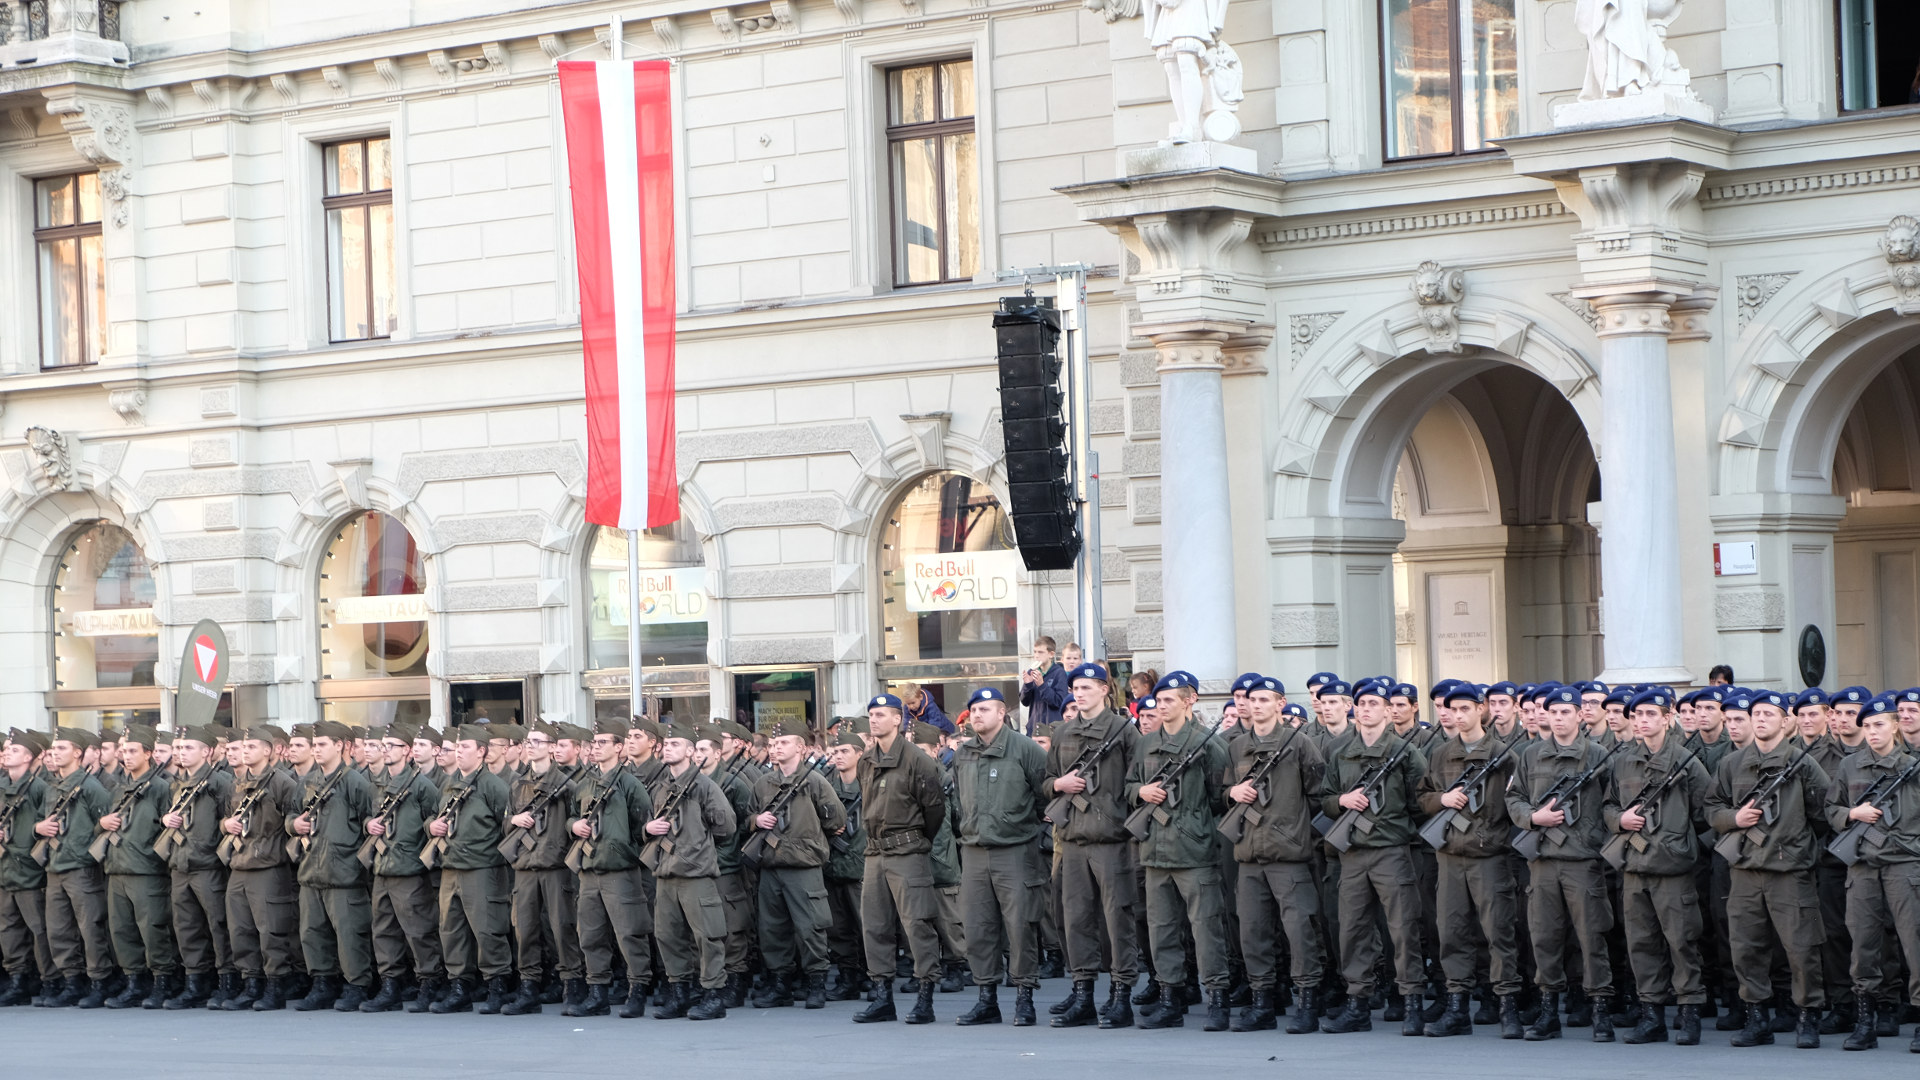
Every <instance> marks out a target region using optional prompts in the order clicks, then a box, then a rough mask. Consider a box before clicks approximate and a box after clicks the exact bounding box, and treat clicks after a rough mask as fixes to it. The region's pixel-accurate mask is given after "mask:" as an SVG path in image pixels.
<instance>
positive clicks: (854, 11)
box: [833, 0, 860, 26]
mask: <svg viewBox="0 0 1920 1080" xmlns="http://www.w3.org/2000/svg"><path fill="white" fill-rule="evenodd" d="M833 9H834V10H835V11H838V12H839V13H840V18H841V19H842V20H843V21H845V22H846V24H847V25H848V26H859V25H860V0H833Z"/></svg>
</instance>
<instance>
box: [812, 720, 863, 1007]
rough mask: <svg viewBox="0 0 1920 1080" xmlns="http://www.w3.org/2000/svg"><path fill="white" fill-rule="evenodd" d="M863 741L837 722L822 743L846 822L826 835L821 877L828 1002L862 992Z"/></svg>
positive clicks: (831, 781) (830, 775)
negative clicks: (834, 975)
mask: <svg viewBox="0 0 1920 1080" xmlns="http://www.w3.org/2000/svg"><path fill="white" fill-rule="evenodd" d="M866 748H867V744H866V740H864V739H862V738H861V737H860V736H859V735H857V734H855V733H854V732H853V731H852V730H850V729H848V728H845V727H843V728H842V729H841V731H840V732H839V734H837V735H835V736H834V737H833V741H832V743H831V744H830V745H829V746H828V747H827V755H828V761H829V768H828V771H827V774H826V777H827V785H828V786H829V787H831V788H833V793H834V795H835V796H837V797H838V798H839V800H840V807H841V810H842V812H843V814H844V816H845V818H846V827H845V829H844V831H842V832H841V833H840V834H839V835H838V837H837V838H830V839H829V840H828V842H827V843H828V846H829V847H830V848H831V849H832V854H831V855H830V856H829V857H828V859H827V863H826V866H825V867H823V868H822V872H821V876H822V877H823V878H825V880H826V885H827V911H828V913H829V915H830V916H831V918H832V922H831V924H830V925H829V927H828V929H827V951H828V953H830V954H831V955H832V958H833V964H834V967H836V968H837V969H839V982H838V984H837V985H836V986H835V988H834V989H833V991H832V992H831V993H829V994H828V995H827V999H828V1000H829V1001H852V1000H854V999H855V998H857V997H859V996H860V995H861V994H863V993H865V992H866V988H867V977H866V974H865V973H866V969H867V963H866V948H865V943H864V941H863V940H862V937H861V933H860V910H861V898H860V887H861V883H862V881H863V880H864V879H865V877H866V874H867V830H866V825H865V824H864V822H863V820H862V819H863V818H864V817H865V814H864V813H863V810H864V802H863V796H862V794H861V791H860V754H861V752H862V751H864V750H865V749H866Z"/></svg>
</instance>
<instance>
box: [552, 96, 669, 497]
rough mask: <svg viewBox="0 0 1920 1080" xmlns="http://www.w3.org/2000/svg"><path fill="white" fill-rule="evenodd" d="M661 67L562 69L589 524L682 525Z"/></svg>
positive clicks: (665, 108)
mask: <svg viewBox="0 0 1920 1080" xmlns="http://www.w3.org/2000/svg"><path fill="white" fill-rule="evenodd" d="M670 70H671V69H670V68H669V66H668V63H667V61H665V60H635V61H620V60H615V61H608V62H600V63H595V62H582V61H571V60H569V61H565V62H563V63H561V64H560V107H561V112H562V113H563V114H564V116H565V118H566V125H567V170H568V174H569V175H570V176H571V178H572V183H573V236H574V248H575V251H576V257H577V259H578V261H579V265H580V338H581V345H582V352H583V353H584V354H585V358H586V369H587V372H586V373H587V520H588V521H589V522H591V523H593V524H595V525H611V526H614V527H616V528H620V529H645V528H649V527H652V526H655V525H665V524H667V523H669V522H672V521H677V520H679V518H680V481H679V477H678V475H677V474H676V473H675V470H674V437H675V431H674V428H675V423H674V408H673V387H674V382H673V327H674V322H673V320H674V283H673V274H674V260H673V97H672V90H671V80H672V77H671V74H670Z"/></svg>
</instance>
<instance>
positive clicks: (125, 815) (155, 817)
mask: <svg viewBox="0 0 1920 1080" xmlns="http://www.w3.org/2000/svg"><path fill="white" fill-rule="evenodd" d="M159 738H160V736H159V733H158V732H156V731H154V730H153V729H152V728H150V727H144V726H129V727H128V728H127V730H126V735H125V738H123V739H121V740H120V765H121V768H122V769H124V770H125V772H126V776H125V779H124V780H123V781H122V782H121V786H120V790H118V791H116V792H115V793H114V796H113V802H112V804H111V806H110V807H109V808H108V810H107V812H106V813H105V814H102V815H101V816H100V831H101V833H102V834H104V835H102V836H101V837H99V838H97V839H96V840H95V841H94V844H95V850H96V851H98V850H100V847H101V845H102V843H103V842H104V846H105V857H104V858H103V859H102V860H101V864H102V867H101V868H102V869H103V870H105V871H106V875H107V930H108V933H110V934H111V935H112V937H113V954H114V958H115V960H117V961H118V962H119V965H120V970H121V971H122V972H123V973H125V975H126V977H127V985H126V988H125V989H123V990H121V991H120V993H118V994H116V995H114V996H113V997H111V998H108V999H107V1008H109V1009H130V1008H132V1007H134V1006H135V1005H139V1006H141V1007H143V1008H148V1009H158V1008H162V1007H163V1006H165V1004H166V1001H167V998H169V997H171V996H173V991H174V990H175V989H176V987H175V981H174V980H175V977H176V969H177V968H178V967H179V966H180V954H179V951H178V950H177V949H176V948H175V947H174V941H173V913H172V911H171V910H170V909H169V905H168V902H167V886H168V884H169V882H168V876H167V863H166V860H164V859H162V858H161V857H160V856H159V855H157V854H155V853H154V850H153V842H154V841H155V840H158V839H159V838H160V830H161V829H162V828H164V827H165V826H163V825H162V824H161V822H160V819H161V817H162V816H164V815H165V814H166V812H167V807H168V805H169V803H170V802H171V794H172V792H171V789H170V788H169V787H168V784H167V777H166V775H165V773H164V772H163V771H162V770H161V768H160V766H159V764H158V763H157V762H155V761H154V758H153V748H154V746H155V745H157V744H158V742H159Z"/></svg>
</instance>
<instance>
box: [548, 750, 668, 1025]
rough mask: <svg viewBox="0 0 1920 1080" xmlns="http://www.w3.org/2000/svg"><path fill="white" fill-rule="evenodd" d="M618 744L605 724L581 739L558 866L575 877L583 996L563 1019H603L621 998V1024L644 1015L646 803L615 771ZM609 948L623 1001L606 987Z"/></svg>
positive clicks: (648, 923) (648, 917)
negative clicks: (581, 766)
mask: <svg viewBox="0 0 1920 1080" xmlns="http://www.w3.org/2000/svg"><path fill="white" fill-rule="evenodd" d="M573 734H574V735H575V736H576V737H578V736H580V735H585V734H587V733H586V732H584V731H576V732H574V733H573ZM626 739H627V725H626V724H624V723H622V722H620V721H619V720H617V719H614V718H612V717H606V718H603V719H598V720H595V721H594V730H593V733H592V734H591V735H589V736H588V738H587V740H586V742H587V748H588V753H589V754H590V755H591V756H592V759H593V761H592V764H591V765H590V766H589V767H588V769H587V771H586V772H585V773H584V774H583V775H582V776H581V778H580V780H579V782H577V783H576V784H574V787H573V805H572V808H571V814H570V816H569V818H568V822H567V831H568V833H570V834H571V839H572V847H571V848H570V849H569V850H568V852H567V860H566V864H567V866H568V867H569V868H571V869H575V870H577V871H578V872H579V874H580V885H579V898H578V901H577V907H578V912H579V914H578V917H577V927H578V933H579V939H580V953H581V958H582V961H583V963H584V964H585V966H586V971H587V989H586V996H585V997H583V998H582V999H581V1000H580V1001H579V1002H577V1003H573V1004H569V1005H568V1006H567V1007H566V1008H565V1009H564V1010H563V1011H562V1015H565V1016H605V1015H607V1013H608V1012H609V1011H611V1009H612V1007H613V1002H614V1001H615V1000H619V999H621V998H622V997H623V996H624V999H625V1000H624V1002H623V1004H622V1005H621V1008H620V1016H621V1017H622V1018H623V1019H628V1020H631V1019H634V1018H636V1017H639V1016H641V1015H644V1014H645V1013H646V1009H647V979H648V976H649V975H650V974H651V972H652V967H651V964H652V959H651V956H652V940H653V898H652V896H651V895H650V894H649V893H648V891H647V881H646V876H645V871H643V870H642V869H641V868H640V845H641V844H642V843H643V842H645V840H646V824H647V821H648V820H649V819H650V818H652V816H653V798H652V796H651V795H649V794H648V792H647V788H646V785H645V784H642V783H641V782H640V781H639V780H638V779H637V778H635V777H634V775H633V774H632V773H631V772H629V771H627V769H626V767H625V766H624V765H622V764H621V753H622V748H623V746H624V744H625V742H626ZM616 948H617V949H619V951H620V957H621V959H622V960H623V961H624V963H625V964H626V969H627V980H628V982H627V988H626V993H625V995H621V994H620V992H619V991H617V990H615V989H614V987H613V961H614V950H615V949H616Z"/></svg>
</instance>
